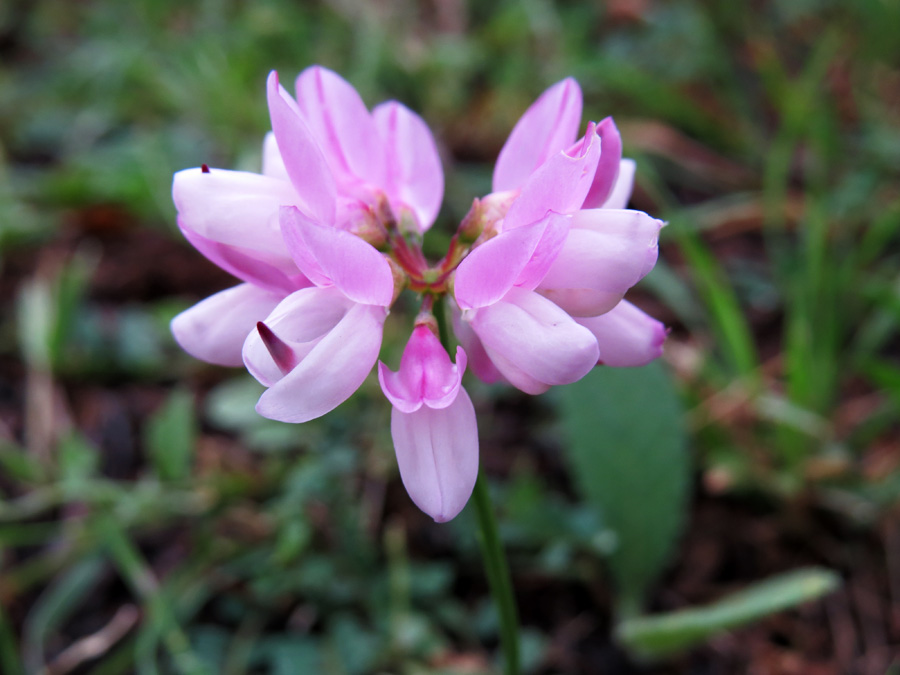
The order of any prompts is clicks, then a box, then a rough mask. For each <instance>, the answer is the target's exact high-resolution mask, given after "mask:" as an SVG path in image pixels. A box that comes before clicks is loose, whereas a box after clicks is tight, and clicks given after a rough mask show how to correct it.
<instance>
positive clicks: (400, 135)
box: [372, 101, 444, 232]
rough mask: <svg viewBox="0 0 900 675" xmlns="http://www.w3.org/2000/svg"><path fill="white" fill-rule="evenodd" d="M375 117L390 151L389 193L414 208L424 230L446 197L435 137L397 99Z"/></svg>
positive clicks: (378, 109) (391, 196) (419, 119)
mask: <svg viewBox="0 0 900 675" xmlns="http://www.w3.org/2000/svg"><path fill="white" fill-rule="evenodd" d="M372 117H373V119H374V120H375V126H376V127H377V129H378V133H379V135H380V136H381V139H382V141H383V143H384V148H385V152H386V159H387V167H386V170H387V175H386V186H387V189H388V197H389V198H390V200H391V202H393V203H395V204H396V203H399V204H405V205H406V206H408V207H409V208H410V209H412V211H413V213H415V215H416V218H417V219H418V221H419V230H420V231H421V232H424V231H425V230H427V229H428V228H429V227H431V224H432V223H434V219H435V218H437V214H438V211H439V210H440V208H441V200H442V199H443V197H444V172H443V171H442V169H441V158H440V156H439V155H438V151H437V147H436V146H435V144H434V137H433V136H432V135H431V131H430V130H429V128H428V126H427V125H426V124H425V122H424V121H422V118H421V117H419V116H418V115H416V114H415V113H414V112H412V111H411V110H410V109H409V108H407V107H406V106H404V105H401V104H400V103H397V102H396V101H388V102H386V103H382V104H381V105H378V106H376V107H375V109H374V110H373V111H372Z"/></svg>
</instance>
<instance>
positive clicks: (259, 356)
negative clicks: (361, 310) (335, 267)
mask: <svg viewBox="0 0 900 675" xmlns="http://www.w3.org/2000/svg"><path fill="white" fill-rule="evenodd" d="M353 307H354V303H353V302H352V301H351V300H348V299H347V298H346V297H345V296H344V295H343V294H342V293H341V292H340V291H338V290H337V289H335V288H305V289H302V290H300V291H297V292H295V293H291V294H290V295H289V296H287V297H286V298H285V299H284V300H282V301H281V302H280V303H279V304H278V306H277V307H275V309H273V310H272V312H271V313H270V314H269V315H268V316H266V317H263V323H264V324H265V330H266V331H268V332H269V333H271V334H272V336H274V337H275V338H276V339H277V341H278V342H279V343H280V346H279V349H281V350H283V351H285V352H288V351H289V352H290V356H285V357H279V358H276V356H273V354H272V349H271V347H270V345H269V344H266V339H264V337H263V334H261V333H260V332H259V330H258V329H257V330H253V331H252V332H250V334H249V335H248V336H247V340H246V342H245V343H244V347H243V359H244V365H246V366H247V370H249V371H250V374H251V375H253V377H255V378H256V379H257V380H259V381H260V383H262V384H264V385H266V386H267V387H271V386H272V385H274V384H275V383H276V382H278V381H279V380H280V379H281V378H282V377H284V375H285V370H286V368H285V367H284V366H286V365H288V362H289V361H290V362H293V364H295V365H296V364H299V363H300V361H302V360H303V359H304V358H305V357H306V356H307V354H309V353H310V352H311V351H312V350H313V348H314V347H315V346H316V345H317V344H318V343H319V341H321V340H322V338H323V337H324V336H325V335H327V334H328V333H329V332H330V331H331V330H332V329H333V328H334V327H335V326H337V325H338V323H340V321H341V320H342V319H343V318H344V317H345V316H346V315H347V313H348V312H349V311H350V310H351V309H352V308H353ZM254 328H255V326H254ZM270 342H271V341H270ZM289 369H290V368H287V370H289Z"/></svg>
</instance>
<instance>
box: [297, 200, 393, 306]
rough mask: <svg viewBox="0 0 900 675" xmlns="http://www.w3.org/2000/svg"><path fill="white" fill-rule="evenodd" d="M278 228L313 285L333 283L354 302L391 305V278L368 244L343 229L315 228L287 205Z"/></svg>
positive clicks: (316, 226) (385, 265)
mask: <svg viewBox="0 0 900 675" xmlns="http://www.w3.org/2000/svg"><path fill="white" fill-rule="evenodd" d="M281 228H282V233H283V235H284V241H285V244H286V245H287V247H288V250H289V251H290V252H291V255H292V256H293V258H294V261H295V262H296V263H297V266H298V267H299V268H300V270H301V271H303V272H304V273H305V274H306V275H307V276H308V277H309V278H310V279H312V281H313V282H314V283H316V284H317V285H320V286H326V285H329V284H334V286H335V287H336V288H338V289H339V290H340V291H341V292H342V293H343V294H344V295H346V296H347V297H348V298H350V299H351V300H353V301H354V302H361V303H363V304H366V305H381V306H382V307H387V306H388V305H390V304H391V300H392V299H393V296H394V275H393V274H392V273H391V266H390V264H389V263H388V261H387V259H386V258H385V257H384V256H383V255H382V254H381V253H379V252H378V251H377V250H376V249H375V248H374V247H373V246H372V245H371V244H369V243H367V242H365V241H363V240H362V239H360V238H359V237H357V236H356V235H353V234H350V233H349V232H345V231H344V230H338V229H336V228H333V227H323V226H321V225H317V224H316V223H314V222H313V221H311V220H310V219H309V218H307V217H306V216H304V215H303V214H302V213H301V212H300V210H299V209H297V208H294V207H290V206H288V207H285V208H284V209H282V211H281Z"/></svg>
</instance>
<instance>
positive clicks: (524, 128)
mask: <svg viewBox="0 0 900 675" xmlns="http://www.w3.org/2000/svg"><path fill="white" fill-rule="evenodd" d="M581 100H582V99H581V92H580V89H579V88H578V85H577V83H575V82H574V80H571V79H567V80H563V81H562V82H560V83H558V84H556V85H554V86H552V87H550V88H549V89H548V90H547V91H546V92H544V94H542V95H541V96H540V97H539V98H538V100H537V101H535V103H534V104H533V105H532V106H531V107H530V108H529V109H528V111H526V113H525V114H524V115H523V116H522V118H521V119H520V120H519V122H518V123H517V124H516V126H515V128H514V129H513V131H512V133H511V134H510V136H509V138H508V139H507V142H506V144H505V145H504V147H503V149H502V150H501V153H500V157H499V159H498V161H497V166H496V167H495V170H494V183H493V185H494V190H495V193H493V194H492V195H488V197H486V198H485V200H486V201H487V200H491V201H500V203H502V205H503V206H502V207H501V208H500V214H499V217H497V216H496V215H495V218H496V220H495V221H494V222H486V223H484V224H483V228H484V231H486V232H487V233H488V236H489V237H491V236H492V238H489V239H488V240H487V241H486V242H485V243H484V244H482V245H481V246H479V247H477V248H475V249H474V250H473V251H472V252H471V254H470V255H469V256H468V257H467V258H466V259H465V260H463V261H462V262H461V263H460V265H459V268H458V270H457V272H456V278H455V283H454V294H455V299H456V304H457V306H458V307H459V309H460V314H459V318H458V319H457V320H456V325H458V326H460V325H464V324H466V323H467V324H469V326H470V327H471V331H463V335H464V338H463V341H464V344H465V345H466V348H467V349H468V350H469V351H470V353H473V354H479V355H480V354H482V353H483V354H484V357H485V358H476V359H473V371H474V372H475V373H476V374H477V375H478V376H479V377H482V378H483V379H485V380H486V381H494V380H496V379H498V377H503V378H505V379H506V380H508V381H509V382H510V383H512V384H513V385H515V386H517V387H519V388H520V389H522V390H523V391H526V392H528V393H540V392H541V391H544V390H546V389H547V388H548V387H549V386H551V385H555V384H565V383H567V382H573V381H575V380H577V379H580V378H581V377H583V376H584V374H586V373H587V372H588V370H590V367H591V365H593V364H596V363H597V362H598V361H597V360H595V361H593V364H591V360H592V359H593V358H594V355H595V354H596V353H598V352H599V354H600V355H599V362H602V363H607V364H610V365H613V364H616V363H619V362H622V363H625V362H628V363H631V362H632V361H634V359H635V357H636V355H637V354H638V353H644V354H649V353H652V351H653V350H649V351H648V350H644V351H643V352H641V350H636V351H635V352H634V353H632V354H631V355H630V358H626V359H624V360H622V359H619V358H617V357H616V354H618V353H619V352H621V350H622V348H623V345H621V344H620V343H619V342H617V341H616V340H614V339H611V338H610V335H611V332H610V331H609V330H608V329H607V330H600V329H598V330H594V328H595V327H597V326H601V325H602V326H612V325H615V324H614V323H613V322H611V321H597V320H591V321H585V320H582V319H588V318H594V317H599V316H601V315H603V314H605V313H607V312H610V311H611V310H613V309H614V308H616V307H617V306H618V305H619V303H620V302H621V301H622V298H623V296H624V295H625V292H626V291H627V290H628V289H629V288H630V287H631V286H633V285H634V284H635V283H637V282H638V281H639V280H640V279H641V278H643V277H644V276H645V275H646V274H647V273H648V272H649V271H650V270H651V269H652V268H653V265H654V264H655V263H656V257H657V240H658V234H659V230H660V228H661V227H662V225H663V223H662V222H661V221H658V220H656V219H654V218H651V217H650V216H648V215H647V214H645V213H643V212H640V211H632V210H627V209H624V208H623V207H624V206H625V204H626V203H627V201H628V196H629V195H630V190H631V183H632V181H633V176H634V165H633V162H631V161H630V160H623V159H622V157H621V154H622V142H621V137H620V135H619V132H618V130H617V128H616V126H615V123H614V122H613V121H612V119H611V118H606V119H605V120H603V121H602V122H601V123H600V124H599V125H594V124H593V123H588V127H587V131H586V132H585V136H584V137H583V138H582V139H581V140H579V141H577V142H575V143H574V144H573V141H574V138H575V135H576V133H577V128H578V121H579V119H580V117H581ZM499 195H502V197H499ZM498 197H499V199H498ZM504 209H505V213H504ZM482 236H483V235H482ZM538 298H540V300H539V299H538ZM544 299H546V300H550V301H552V302H551V303H550V304H549V305H548V306H544V305H542V301H543V300H544ZM513 307H515V308H516V309H515V310H513V309H512V308H513ZM526 307H527V308H528V309H526ZM618 314H621V315H622V316H623V317H629V318H630V317H632V314H629V313H628V312H627V311H622V312H620V313H618ZM618 314H617V315H616V316H618ZM627 327H628V329H629V334H630V335H632V336H635V337H636V338H638V341H639V342H641V343H648V344H655V343H656V341H657V336H658V331H657V330H656V327H655V326H652V325H651V324H648V323H647V322H640V321H632V322H628V323H627ZM581 329H587V332H589V333H591V337H590V338H588V336H587V335H586V333H585V332H584V331H582V330H581ZM550 335H553V336H554V337H550ZM542 336H546V339H541V338H542ZM563 336H565V337H563ZM517 337H519V338H520V339H518V340H517V339H516V338H517ZM589 345H590V346H589ZM606 351H610V352H611V353H612V357H611V358H607V359H604V357H603V354H604V353H605V352H606ZM657 355H658V353H657ZM647 360H648V361H649V360H650V358H648V359H647ZM488 362H489V363H488ZM589 364H590V365H589Z"/></svg>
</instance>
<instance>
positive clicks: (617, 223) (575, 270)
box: [538, 209, 662, 316]
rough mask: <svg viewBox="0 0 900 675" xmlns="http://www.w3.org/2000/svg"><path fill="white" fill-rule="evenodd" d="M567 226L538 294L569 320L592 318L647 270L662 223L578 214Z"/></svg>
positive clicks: (635, 215) (611, 212) (634, 214)
mask: <svg viewBox="0 0 900 675" xmlns="http://www.w3.org/2000/svg"><path fill="white" fill-rule="evenodd" d="M571 222H572V226H571V228H570V230H569V236H568V237H567V238H566V242H565V244H564V245H563V247H562V250H561V251H560V252H559V255H558V256H557V257H556V260H555V261H554V262H553V265H551V266H550V269H549V270H548V271H547V273H546V275H545V276H544V278H543V280H542V281H541V284H540V286H539V287H538V292H540V293H541V294H542V295H544V296H545V297H547V298H549V299H550V300H552V301H553V302H555V303H556V304H558V305H559V306H560V307H562V308H563V309H564V310H566V312H568V313H569V314H571V315H572V316H597V315H598V314H602V313H604V312H607V311H609V310H610V309H612V308H613V307H615V305H616V304H618V302H619V301H620V300H621V299H622V297H623V296H624V295H625V292H626V291H627V290H628V289H629V288H631V287H632V286H634V285H635V284H636V283H637V282H638V281H640V280H641V279H642V278H643V277H644V275H646V274H647V272H649V271H650V270H651V269H652V268H653V265H654V264H655V263H656V256H657V252H658V245H657V242H658V239H659V230H660V228H661V227H662V222H661V221H659V220H656V219H655V218H651V217H650V216H648V215H647V214H646V213H643V212H641V211H628V210H624V209H590V210H586V211H579V212H578V213H577V214H575V215H574V216H572V221H571Z"/></svg>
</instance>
